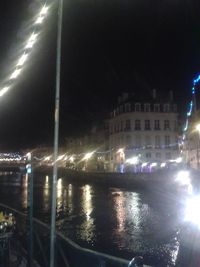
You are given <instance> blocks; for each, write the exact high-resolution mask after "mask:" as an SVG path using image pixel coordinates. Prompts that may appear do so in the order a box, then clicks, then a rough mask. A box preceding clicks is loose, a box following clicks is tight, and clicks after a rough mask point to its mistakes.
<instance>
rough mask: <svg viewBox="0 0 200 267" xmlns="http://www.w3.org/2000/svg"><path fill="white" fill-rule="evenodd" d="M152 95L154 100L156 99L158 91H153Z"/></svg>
mask: <svg viewBox="0 0 200 267" xmlns="http://www.w3.org/2000/svg"><path fill="white" fill-rule="evenodd" d="M152 95H153V99H156V89H153V92H152Z"/></svg>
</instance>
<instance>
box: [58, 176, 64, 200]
mask: <svg viewBox="0 0 200 267" xmlns="http://www.w3.org/2000/svg"><path fill="white" fill-rule="evenodd" d="M62 188H63V185H62V178H59V179H58V181H57V198H60V197H61V196H62Z"/></svg>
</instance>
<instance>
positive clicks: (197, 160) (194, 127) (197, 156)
mask: <svg viewBox="0 0 200 267" xmlns="http://www.w3.org/2000/svg"><path fill="white" fill-rule="evenodd" d="M187 126H188V127H187V130H186V131H185V134H184V138H183V142H182V155H183V158H184V161H185V162H186V164H187V165H188V166H189V167H191V168H194V169H200V110H197V111H195V112H193V113H192V114H191V116H190V118H189V120H188V122H187Z"/></svg>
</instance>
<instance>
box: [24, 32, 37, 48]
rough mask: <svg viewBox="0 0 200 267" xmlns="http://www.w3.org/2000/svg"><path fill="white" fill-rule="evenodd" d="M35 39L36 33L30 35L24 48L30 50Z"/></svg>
mask: <svg viewBox="0 0 200 267" xmlns="http://www.w3.org/2000/svg"><path fill="white" fill-rule="evenodd" d="M36 38H37V34H36V33H32V34H31V36H30V38H29V39H28V42H27V44H26V47H25V48H32V47H33V45H34V43H35V41H36Z"/></svg>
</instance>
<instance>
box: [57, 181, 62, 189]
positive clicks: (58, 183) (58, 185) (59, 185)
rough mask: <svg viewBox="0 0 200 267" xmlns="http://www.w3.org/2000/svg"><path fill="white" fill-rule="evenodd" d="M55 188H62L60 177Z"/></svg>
mask: <svg viewBox="0 0 200 267" xmlns="http://www.w3.org/2000/svg"><path fill="white" fill-rule="evenodd" d="M57 189H59V190H60V189H62V178H59V179H58V181H57Z"/></svg>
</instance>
